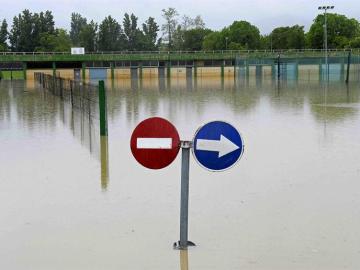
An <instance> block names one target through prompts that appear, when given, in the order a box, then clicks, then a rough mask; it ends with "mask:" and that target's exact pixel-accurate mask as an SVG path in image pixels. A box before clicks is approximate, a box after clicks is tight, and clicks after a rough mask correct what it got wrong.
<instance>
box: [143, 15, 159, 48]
mask: <svg viewBox="0 0 360 270" xmlns="http://www.w3.org/2000/svg"><path fill="white" fill-rule="evenodd" d="M142 28H143V33H144V42H145V44H146V45H145V46H146V49H147V50H149V51H153V50H156V49H157V45H158V44H157V43H156V41H157V36H158V32H159V26H158V24H157V23H156V22H155V19H154V18H153V17H149V18H148V19H147V20H146V22H145V23H143V25H142Z"/></svg>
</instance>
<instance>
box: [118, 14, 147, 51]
mask: <svg viewBox="0 0 360 270" xmlns="http://www.w3.org/2000/svg"><path fill="white" fill-rule="evenodd" d="M137 21H138V17H136V16H135V15H134V14H131V16H129V14H127V13H125V15H124V19H123V27H124V33H125V38H126V47H127V49H128V50H130V51H136V50H144V49H146V40H145V36H144V33H143V32H141V30H140V29H139V28H138V27H137Z"/></svg>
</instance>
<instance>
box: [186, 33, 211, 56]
mask: <svg viewBox="0 0 360 270" xmlns="http://www.w3.org/2000/svg"><path fill="white" fill-rule="evenodd" d="M210 33H212V31H211V30H210V29H202V28H195V29H190V30H187V31H184V44H183V50H187V51H200V50H201V49H202V44H203V42H204V39H205V37H206V36H207V35H209V34H210Z"/></svg>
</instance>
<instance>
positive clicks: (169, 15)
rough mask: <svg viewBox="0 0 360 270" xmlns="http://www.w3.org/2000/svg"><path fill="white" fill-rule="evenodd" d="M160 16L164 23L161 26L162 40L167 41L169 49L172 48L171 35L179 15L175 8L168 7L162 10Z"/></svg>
mask: <svg viewBox="0 0 360 270" xmlns="http://www.w3.org/2000/svg"><path fill="white" fill-rule="evenodd" d="M162 12H163V14H162V17H163V18H164V19H165V23H164V24H163V25H162V26H161V30H162V31H163V36H164V38H163V40H164V41H167V43H168V48H169V50H170V49H172V48H173V35H174V33H175V31H176V29H177V25H178V21H177V16H178V15H179V14H178V12H177V11H176V9H175V8H171V7H169V8H168V9H163V10H162Z"/></svg>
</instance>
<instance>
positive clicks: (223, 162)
mask: <svg viewBox="0 0 360 270" xmlns="http://www.w3.org/2000/svg"><path fill="white" fill-rule="evenodd" d="M243 152H244V142H243V139H242V138H241V135H240V133H239V132H238V131H237V130H236V128H234V127H233V126H232V125H230V124H229V123H226V122H223V121H212V122H209V123H207V124H205V125H203V126H202V127H200V128H199V129H198V131H197V132H196V133H195V136H194V139H193V155H194V158H195V160H196V161H197V162H198V163H199V164H200V165H201V166H202V167H204V168H205V169H207V170H210V171H224V170H226V169H229V168H231V167H232V166H234V165H235V163H236V162H237V161H238V160H239V159H240V158H241V156H242V154H243Z"/></svg>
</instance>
